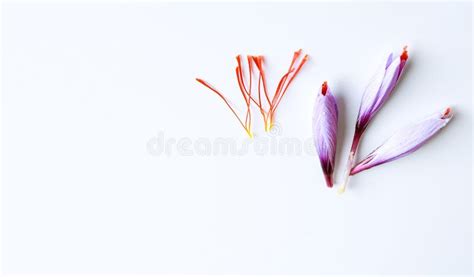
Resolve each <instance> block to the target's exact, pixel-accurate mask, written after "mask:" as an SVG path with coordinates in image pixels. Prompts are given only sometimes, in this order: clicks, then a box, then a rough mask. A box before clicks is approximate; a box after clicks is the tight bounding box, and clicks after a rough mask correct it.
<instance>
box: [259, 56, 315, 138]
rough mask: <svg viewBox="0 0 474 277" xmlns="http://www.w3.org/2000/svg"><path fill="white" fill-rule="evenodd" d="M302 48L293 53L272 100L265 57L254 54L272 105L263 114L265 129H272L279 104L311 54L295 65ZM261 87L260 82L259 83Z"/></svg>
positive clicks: (268, 99) (260, 77) (264, 88)
mask: <svg viewBox="0 0 474 277" xmlns="http://www.w3.org/2000/svg"><path fill="white" fill-rule="evenodd" d="M301 52H302V50H301V49H300V50H298V51H296V52H295V53H294V54H293V59H292V61H291V64H290V66H289V68H288V71H287V72H286V73H285V74H284V75H283V76H282V77H281V79H280V81H279V82H278V86H277V88H276V90H275V93H274V94H273V97H272V99H271V100H270V97H269V95H268V90H267V85H266V79H265V71H264V70H263V57H262V56H254V57H253V60H254V62H255V64H256V66H257V69H258V71H259V80H262V84H263V91H264V94H265V97H266V99H267V102H268V105H269V106H270V107H269V109H268V111H267V112H266V115H265V116H263V117H264V118H263V119H264V123H265V131H270V130H271V129H272V127H273V123H274V119H275V113H276V109H277V107H278V105H279V104H280V101H281V99H282V98H283V95H284V94H285V93H286V91H287V90H288V87H289V86H290V84H291V83H292V82H293V80H294V78H295V77H296V75H297V74H298V73H299V72H300V70H301V68H302V67H303V65H304V64H305V63H306V62H307V61H308V59H309V56H308V55H305V56H304V57H303V58H302V59H301V61H300V62H299V64H298V66H296V68H295V65H296V63H297V60H298V58H299V57H300V56H301ZM259 88H260V84H259ZM259 94H260V89H259ZM260 108H261V109H262V104H261V103H260Z"/></svg>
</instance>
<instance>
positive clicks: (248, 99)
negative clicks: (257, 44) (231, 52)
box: [196, 49, 309, 137]
mask: <svg viewBox="0 0 474 277" xmlns="http://www.w3.org/2000/svg"><path fill="white" fill-rule="evenodd" d="M301 52H302V50H301V49H300V50H298V51H296V52H295V53H294V55H293V59H292V61H291V64H290V66H289V68H288V71H287V72H286V73H285V74H284V75H283V76H282V77H281V79H280V81H279V82H278V85H277V88H276V90H275V92H274V93H273V96H271V97H270V94H269V92H268V86H267V80H266V76H265V71H264V68H263V63H264V57H263V56H250V55H249V56H247V64H248V72H247V78H245V74H244V65H243V61H242V58H241V56H240V55H238V56H237V57H236V60H237V67H236V68H235V75H236V78H237V84H238V86H239V89H240V92H241V94H242V98H243V99H244V101H245V105H246V113H245V119H243V120H242V118H241V117H240V116H239V115H238V114H237V112H236V111H235V109H234V108H233V107H232V105H231V104H230V103H229V101H228V100H227V98H226V97H225V96H224V95H223V94H222V93H221V92H219V91H218V90H217V89H215V88H214V87H212V86H211V85H210V84H209V83H207V82H206V81H204V80H202V79H199V78H196V81H198V82H199V83H201V84H202V85H204V86H205V87H207V88H208V89H210V90H211V91H213V92H214V93H216V94H217V95H218V96H219V97H220V98H221V99H222V100H223V101H224V102H225V104H226V105H227V107H228V108H229V109H230V110H231V111H232V113H233V114H234V116H235V117H236V118H237V120H238V121H239V123H240V125H242V127H243V128H244V129H245V131H246V133H247V134H248V135H249V137H253V135H252V130H251V121H252V117H251V108H250V106H251V103H253V104H254V105H256V106H257V108H258V109H259V111H260V114H261V115H262V118H263V122H264V126H265V131H270V130H271V128H272V127H273V123H274V119H275V113H276V110H277V107H278V106H279V104H280V101H281V100H282V98H283V96H284V95H285V93H286V91H287V90H288V87H289V86H290V84H291V83H292V82H293V80H294V79H295V77H296V75H297V74H298V73H299V72H300V70H301V68H302V67H303V65H304V64H305V63H306V62H307V61H308V59H309V56H308V55H304V56H303V57H302V58H300V57H301ZM254 79H255V80H256V82H253V84H252V80H254ZM255 83H257V84H256V86H257V96H256V98H255V96H253V95H252V88H253V86H255ZM262 94H263V95H262ZM265 103H266V104H265Z"/></svg>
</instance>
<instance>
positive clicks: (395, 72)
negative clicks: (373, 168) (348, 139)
mask: <svg viewBox="0 0 474 277" xmlns="http://www.w3.org/2000/svg"><path fill="white" fill-rule="evenodd" d="M407 60H408V52H407V47H406V46H405V47H404V48H403V52H402V54H401V55H400V56H398V57H394V55H393V54H390V55H389V56H388V59H387V62H386V63H385V65H384V66H383V67H382V68H381V69H380V70H378V71H377V73H376V74H375V75H374V76H373V77H372V79H371V80H370V83H369V85H368V86H367V88H366V89H365V91H364V94H363V96H362V101H361V103H360V107H359V114H358V116H357V122H356V126H355V131H354V137H353V139H352V147H351V151H350V153H349V159H348V161H347V170H346V178H345V180H344V183H343V184H342V186H341V187H340V188H339V192H341V193H342V192H344V191H345V189H346V186H347V183H348V180H349V175H350V172H351V168H352V166H353V164H354V158H355V155H356V153H357V148H358V147H359V142H360V138H361V137H362V134H363V133H364V131H365V129H366V128H367V126H368V125H369V122H370V121H371V120H372V118H373V117H374V116H375V114H376V113H377V112H378V111H379V110H380V108H381V107H382V106H383V104H384V103H385V102H386V101H387V99H388V98H389V97H390V95H391V94H392V92H393V89H394V88H395V86H396V84H397V83H398V80H399V79H400V76H401V75H402V73H403V69H404V68H405V64H406V62H407Z"/></svg>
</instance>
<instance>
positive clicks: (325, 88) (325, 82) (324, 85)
mask: <svg viewBox="0 0 474 277" xmlns="http://www.w3.org/2000/svg"><path fill="white" fill-rule="evenodd" d="M327 91H328V82H327V81H324V83H323V85H322V86H321V93H322V94H323V95H326V93H327Z"/></svg>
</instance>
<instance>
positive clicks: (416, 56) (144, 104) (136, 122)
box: [2, 3, 472, 274]
mask: <svg viewBox="0 0 474 277" xmlns="http://www.w3.org/2000/svg"><path fill="white" fill-rule="evenodd" d="M2 23H3V49H2V58H3V61H2V71H3V76H2V77H3V83H2V90H3V93H2V97H3V99H2V100H3V106H2V117H3V122H2V123H3V145H2V147H3V157H2V158H3V180H2V183H3V188H2V189H3V198H2V210H3V211H2V212H3V214H2V216H3V237H2V239H3V243H2V250H3V266H4V270H5V271H6V272H10V273H254V274H259V273H284V274H296V273H393V274H399V273H400V274H401V273H438V274H444V273H446V274H456V273H464V274H466V273H469V272H471V263H472V253H471V246H472V238H471V235H472V227H471V226H472V225H471V218H472V210H471V201H472V199H471V198H472V197H471V195H472V194H471V183H472V177H471V172H470V170H471V166H472V160H471V151H472V133H471V131H472V119H471V118H472V109H471V102H472V96H471V93H472V88H471V47H472V45H471V31H472V30H471V6H470V4H447V3H436V4H426V3H425V4H410V3H403V4H345V3H337V4H330V3H318V4H258V5H256V4H234V5H229V4H227V5H218V4H133V5H132V4H116V5H113V4H100V5H93V4H88V5H31V4H27V5H13V4H10V5H5V6H4V7H3V21H2ZM404 45H408V47H409V55H410V59H409V66H408V68H407V70H406V74H405V75H404V77H403V79H402V81H401V83H400V84H399V85H398V87H397V89H396V92H395V94H394V95H393V96H392V97H391V99H390V101H388V102H387V103H386V105H385V106H384V108H383V109H382V110H381V112H380V113H379V114H378V115H377V116H376V118H375V120H374V121H373V122H372V123H371V126H370V128H369V130H368V131H367V133H366V134H365V137H364V139H363V142H362V145H361V148H360V154H361V155H364V154H367V153H368V152H370V151H371V150H372V149H373V148H375V147H376V146H378V145H379V144H380V143H381V142H383V140H384V139H386V138H387V137H388V136H389V135H390V134H391V133H392V132H394V131H395V130H396V129H398V128H400V127H402V126H404V125H406V124H409V123H410V122H413V121H417V120H419V119H422V118H423V117H425V116H426V115H429V114H431V113H432V112H434V111H437V110H438V109H442V108H443V107H445V106H446V105H451V106H452V107H453V109H454V112H455V117H454V118H453V120H452V122H451V123H450V124H449V125H448V126H447V128H446V129H445V130H443V131H442V132H441V133H440V134H439V135H438V136H436V137H435V138H434V139H433V140H432V141H430V142H429V143H428V144H427V145H426V146H425V147H423V148H422V149H420V150H419V151H418V152H416V153H415V154H413V155H411V156H409V157H407V158H404V159H401V160H398V161H396V162H393V163H390V164H386V165H383V166H380V167H377V168H374V169H371V170H370V171H367V172H364V173H361V174H359V175H357V176H355V177H354V178H352V181H351V184H350V187H349V189H348V191H347V192H346V194H345V195H343V196H342V197H341V196H338V195H337V194H336V193H335V190H334V189H333V190H330V189H327V188H326V187H325V185H324V182H323V177H322V174H321V169H320V167H319V163H318V161H317V159H316V158H315V157H314V156H311V155H307V154H305V155H299V156H298V155H278V154H277V155H268V156H264V157H262V156H259V155H257V154H256V153H254V152H253V151H249V152H248V153H247V154H246V155H242V156H223V155H220V156H214V155H211V156H200V155H196V154H195V155H192V156H186V157H183V156H181V155H179V154H178V153H176V152H173V153H172V155H170V156H166V155H160V156H157V155H152V153H150V151H149V149H147V143H148V142H149V141H150V139H153V138H154V137H156V136H157V134H158V133H159V132H160V131H161V132H164V134H165V137H166V138H175V139H179V138H183V137H188V138H190V139H191V140H193V141H195V140H197V139H198V138H207V139H209V140H211V141H212V140H214V139H215V138H217V137H228V138H233V139H235V140H237V141H239V142H241V141H245V140H247V138H246V137H245V133H244V131H243V130H242V128H241V127H239V125H238V124H237V121H235V118H233V116H232V114H231V113H230V112H229V111H228V110H226V108H225V106H224V104H223V103H222V102H220V100H219V99H218V98H217V96H216V95H214V94H212V93H211V92H209V91H208V90H207V89H205V88H204V87H202V86H200V85H199V84H197V83H196V82H195V80H194V78H195V77H203V78H205V79H206V80H208V81H210V82H211V83H213V84H214V85H215V86H217V87H219V88H220V89H221V90H222V91H223V92H224V93H225V94H226V95H230V98H232V100H233V102H234V103H235V104H236V105H237V104H241V102H240V101H241V99H240V98H239V92H238V90H237V84H236V81H235V78H234V71H233V70H234V66H235V61H234V57H235V55H236V54H239V53H241V54H264V55H266V57H267V67H268V68H269V69H268V70H269V84H270V87H271V88H275V85H276V82H277V77H278V75H281V74H282V72H283V71H284V70H285V69H286V68H287V66H288V64H289V62H290V59H291V56H292V53H293V51H294V50H296V49H299V48H303V49H304V51H305V52H306V53H309V54H310V55H311V60H310V62H309V63H308V64H307V66H305V67H304V69H303V71H302V72H301V75H300V76H299V77H298V78H297V79H296V81H295V82H294V83H293V85H292V87H291V88H290V90H289V91H288V94H287V95H286V97H285V98H284V99H283V101H282V104H281V106H280V109H279V112H278V115H277V121H278V124H279V125H278V126H279V131H280V137H295V138H299V139H300V140H305V139H307V138H310V137H311V112H312V104H313V101H314V99H315V96H316V91H317V89H318V88H319V86H320V85H321V83H322V81H324V80H327V81H328V82H329V85H330V86H331V88H332V90H333V92H334V94H336V95H337V97H338V99H339V108H340V110H341V111H340V128H339V144H338V146H339V151H338V152H339V153H338V167H337V172H336V174H337V179H338V180H339V179H340V178H341V176H342V173H343V166H344V164H345V160H346V155H347V151H348V147H349V142H350V140H351V136H352V130H353V125H354V122H355V118H356V115H357V109H358V105H359V100H360V97H361V95H362V92H363V89H364V86H365V85H366V84H367V81H368V80H369V78H370V77H371V75H372V74H373V72H374V70H375V69H376V68H377V66H379V65H380V64H381V63H383V61H384V60H385V58H386V55H387V54H388V53H389V52H390V51H395V52H396V53H398V52H400V51H401V47H402V46H404ZM258 116H259V115H258V112H257V111H255V112H254V118H255V119H257V118H258V120H259V117H258ZM257 122H259V121H257V120H256V123H255V124H256V126H255V128H254V132H255V133H256V136H257V137H265V136H266V135H265V133H264V132H263V128H262V126H261V125H260V123H257Z"/></svg>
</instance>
